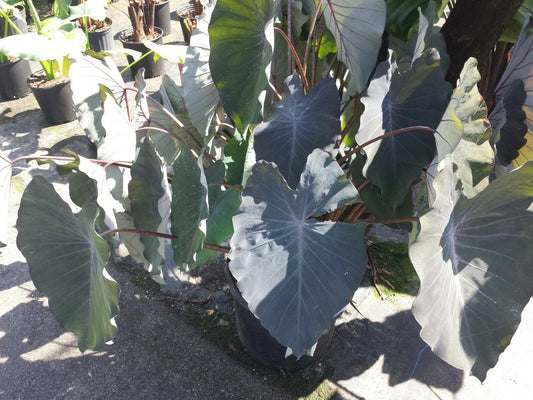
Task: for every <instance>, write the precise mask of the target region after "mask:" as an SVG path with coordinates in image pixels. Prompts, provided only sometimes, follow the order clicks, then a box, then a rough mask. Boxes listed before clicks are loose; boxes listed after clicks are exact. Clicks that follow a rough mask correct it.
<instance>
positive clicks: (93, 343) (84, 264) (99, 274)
mask: <svg viewBox="0 0 533 400" xmlns="http://www.w3.org/2000/svg"><path fill="white" fill-rule="evenodd" d="M97 216H98V206H97V205H96V204H92V203H89V204H87V205H86V206H85V207H83V208H82V210H81V211H80V213H79V214H77V215H73V214H72V211H71V210H70V207H69V206H68V205H67V204H66V203H65V202H64V201H63V200H62V199H61V198H60V197H59V195H58V194H57V193H56V192H55V190H54V188H53V186H52V185H51V184H50V183H48V182H47V181H46V180H45V179H44V178H43V177H40V176H36V177H35V178H33V180H32V181H31V182H30V184H29V185H28V186H27V188H26V190H25V191H24V195H23V196H22V200H21V203H20V209H19V216H18V220H17V229H18V231H19V233H18V236H17V246H18V248H19V249H20V251H21V252H22V254H23V255H24V257H26V260H27V261H28V264H29V266H30V273H31V276H32V279H33V282H34V284H35V287H36V288H37V289H38V290H39V291H41V292H43V293H44V294H46V295H47V296H48V298H49V300H50V309H51V310H52V312H53V313H54V315H55V316H56V318H57V320H58V321H59V322H60V323H61V324H62V325H63V326H64V327H65V329H67V330H69V331H71V332H74V333H75V334H76V335H78V338H79V341H78V346H79V348H80V350H81V351H85V350H86V349H88V348H91V349H92V348H95V347H98V346H101V345H103V344H104V343H105V342H107V341H109V340H111V339H112V338H113V337H114V336H115V332H116V325H115V324H114V321H113V320H112V318H113V317H114V316H115V315H117V314H118V311H119V310H118V297H119V288H118V285H117V283H116V282H115V281H114V280H112V278H111V277H110V276H109V274H108V273H107V272H106V270H105V269H104V267H105V264H106V263H107V260H108V258H109V247H108V244H107V242H106V241H105V240H104V239H102V237H100V236H99V235H98V234H97V233H96V231H95V230H94V223H95V220H96V218H97Z"/></svg>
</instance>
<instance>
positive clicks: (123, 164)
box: [2, 156, 132, 168]
mask: <svg viewBox="0 0 533 400" xmlns="http://www.w3.org/2000/svg"><path fill="white" fill-rule="evenodd" d="M2 159H4V158H3V157H2ZM4 160H5V161H7V162H9V163H10V164H11V165H13V164H14V163H16V162H17V161H32V160H52V161H69V162H74V161H76V160H77V159H76V158H75V157H60V156H23V157H17V158H15V159H14V160H6V159H4ZM88 160H89V161H90V162H92V163H94V164H102V165H111V164H113V165H118V166H119V167H126V168H129V167H131V164H132V163H130V162H129V161H111V162H109V161H104V160H95V159H94V158H89V159H88Z"/></svg>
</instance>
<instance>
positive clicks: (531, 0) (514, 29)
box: [500, 0, 533, 43]
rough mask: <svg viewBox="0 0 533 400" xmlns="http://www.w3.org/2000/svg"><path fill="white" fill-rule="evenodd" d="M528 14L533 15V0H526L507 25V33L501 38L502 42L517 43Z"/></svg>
mask: <svg viewBox="0 0 533 400" xmlns="http://www.w3.org/2000/svg"><path fill="white" fill-rule="evenodd" d="M528 14H533V0H524V2H523V3H522V5H521V6H520V8H519V9H518V12H517V13H516V14H515V15H514V17H513V19H512V20H511V21H510V22H509V24H508V25H507V28H506V29H505V32H504V33H503V35H502V37H501V38H500V41H502V42H509V43H515V42H516V41H517V39H518V36H519V35H520V30H521V29H522V26H523V25H524V21H525V20H526V18H527V15H528Z"/></svg>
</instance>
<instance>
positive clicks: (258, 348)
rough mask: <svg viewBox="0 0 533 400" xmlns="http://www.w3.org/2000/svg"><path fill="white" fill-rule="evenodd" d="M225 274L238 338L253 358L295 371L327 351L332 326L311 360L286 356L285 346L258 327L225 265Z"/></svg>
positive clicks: (331, 337) (330, 339) (303, 357)
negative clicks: (233, 309) (232, 304)
mask: <svg viewBox="0 0 533 400" xmlns="http://www.w3.org/2000/svg"><path fill="white" fill-rule="evenodd" d="M224 273H225V274H226V279H227V281H228V284H229V288H230V292H231V295H232V297H233V303H234V305H235V319H236V322H237V331H238V333H239V339H240V340H241V343H242V345H243V346H244V348H245V349H246V352H247V353H248V354H249V355H250V356H251V357H252V358H254V359H256V360H257V361H259V362H260V363H261V364H263V365H264V366H266V367H269V368H273V369H278V370H281V369H283V370H286V371H297V370H301V369H304V368H307V367H309V366H310V365H313V364H315V363H316V362H318V361H319V360H320V359H321V358H322V357H323V356H324V355H325V354H326V353H327V352H328V349H329V345H330V344H331V341H332V340H333V333H334V330H335V329H334V326H333V325H332V326H331V329H330V330H329V332H328V333H326V334H325V335H322V336H321V337H320V339H319V340H318V344H317V346H316V349H315V353H314V355H313V356H312V357H310V356H306V355H304V356H302V357H300V358H299V359H297V358H296V357H295V356H293V355H291V356H289V357H285V354H286V353H287V347H286V346H283V345H282V344H280V343H279V342H278V341H277V340H276V339H274V338H273V337H272V335H270V333H269V332H268V330H267V329H266V328H265V327H263V325H261V322H260V321H259V319H257V318H256V317H255V315H253V314H252V312H251V311H250V310H249V308H248V303H246V300H244V298H243V297H242V296H241V293H240V292H239V289H238V288H237V286H236V285H235V281H234V279H233V276H232V275H231V272H230V271H229V268H228V266H227V265H226V266H224Z"/></svg>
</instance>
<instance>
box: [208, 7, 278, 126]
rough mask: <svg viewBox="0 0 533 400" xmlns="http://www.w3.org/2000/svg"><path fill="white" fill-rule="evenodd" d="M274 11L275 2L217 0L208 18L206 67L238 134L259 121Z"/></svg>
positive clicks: (267, 77) (267, 71) (266, 83)
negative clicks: (207, 57)
mask: <svg viewBox="0 0 533 400" xmlns="http://www.w3.org/2000/svg"><path fill="white" fill-rule="evenodd" d="M278 8H279V1H278V0H218V1H217V4H216V6H215V10H214V11H213V15H212V16H211V22H210V24H209V40H210V46H211V54H210V56H209V68H210V70H211V74H212V76H213V81H214V82H215V84H216V87H217V89H218V91H219V95H220V100H221V101H222V106H223V107H224V109H225V110H226V112H227V113H228V115H229V116H230V118H231V119H232V120H233V121H234V122H235V124H236V126H237V129H238V130H239V131H240V132H245V131H246V127H247V126H248V125H249V124H251V123H257V122H260V121H261V111H262V108H263V104H262V103H263V100H262V98H264V96H265V94H266V92H265V90H266V88H267V85H268V79H269V75H270V63H271V61H272V46H273V44H274V29H273V28H274V17H275V16H276V15H277V13H278V11H279V10H278ZM243 71H244V74H245V76H243Z"/></svg>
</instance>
